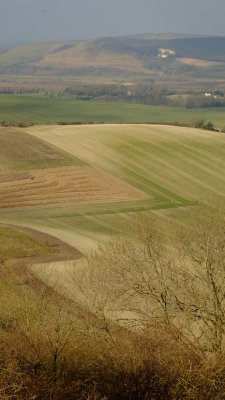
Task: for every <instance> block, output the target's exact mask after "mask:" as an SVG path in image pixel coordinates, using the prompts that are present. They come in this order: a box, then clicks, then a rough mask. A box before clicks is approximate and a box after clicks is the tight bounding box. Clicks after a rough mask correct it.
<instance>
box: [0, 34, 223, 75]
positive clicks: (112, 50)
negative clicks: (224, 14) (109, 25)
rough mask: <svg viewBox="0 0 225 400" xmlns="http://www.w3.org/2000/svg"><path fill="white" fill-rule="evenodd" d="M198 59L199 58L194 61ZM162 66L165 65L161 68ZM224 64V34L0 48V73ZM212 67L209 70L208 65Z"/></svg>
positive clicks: (179, 69)
mask: <svg viewBox="0 0 225 400" xmlns="http://www.w3.org/2000/svg"><path fill="white" fill-rule="evenodd" d="M199 60H201V62H199ZM165 67H166V71H165ZM224 68H225V37H191V36H190V37H189V36H182V35H180V36H179V35H172V34H167V35H159V36H157V35H147V34H146V35H137V36H133V37H132V36H128V37H117V38H101V39H95V40H90V41H86V42H76V41H68V42H65V41H64V42H60V41H58V42H43V43H37V44H33V45H26V46H21V47H16V48H12V49H9V50H6V51H3V52H2V53H0V73H22V72H23V73H25V72H26V73H28V72H29V73H35V74H37V73H43V72H45V73H46V72H50V71H52V72H55V73H57V72H58V73H59V72H63V73H65V74H75V75H76V74H78V75H85V74H87V73H89V74H90V73H95V74H100V73H103V72H104V74H112V73H116V72H117V73H120V74H124V73H126V74H127V73H132V74H135V75H137V74H141V75H143V74H144V75H145V74H149V73H150V72H152V71H157V72H158V71H159V70H161V72H164V73H168V74H170V75H174V74H177V73H180V74H182V73H184V72H185V73H188V72H190V73H192V74H193V73H195V72H196V73H197V72H198V73H200V72H201V70H202V69H203V70H204V69H208V70H209V72H210V70H213V71H214V72H215V69H216V72H217V73H218V72H221V71H222V70H224ZM211 72H212V71H211Z"/></svg>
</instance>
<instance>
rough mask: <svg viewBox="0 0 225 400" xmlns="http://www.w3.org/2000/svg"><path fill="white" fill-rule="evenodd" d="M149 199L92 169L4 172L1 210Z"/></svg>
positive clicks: (0, 187)
mask: <svg viewBox="0 0 225 400" xmlns="http://www.w3.org/2000/svg"><path fill="white" fill-rule="evenodd" d="M144 198H146V195H145V194H144V193H142V192H141V191H139V190H137V189H135V188H132V187H131V186H129V185H128V184H126V183H124V182H122V181H120V180H119V179H117V178H114V177H112V176H111V175H109V174H107V173H104V172H101V171H99V170H97V169H94V168H91V167H78V166H77V167H64V168H49V169H46V170H33V171H32V172H27V173H15V172H13V173H10V172H7V173H6V172H0V208H23V207H33V206H36V207H39V206H44V205H50V204H62V203H99V202H100V203H101V202H103V203H104V202H106V201H110V202H113V201H120V200H138V199H144Z"/></svg>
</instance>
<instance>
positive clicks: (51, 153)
mask: <svg viewBox="0 0 225 400" xmlns="http://www.w3.org/2000/svg"><path fill="white" fill-rule="evenodd" d="M82 164H83V163H82V161H80V160H78V159H77V158H76V157H73V156H71V155H69V154H68V153H65V152H64V151H62V150H60V149H58V148H56V147H55V146H52V145H49V144H47V143H45V142H43V141H42V140H40V139H38V138H35V137H32V136H30V135H28V134H27V133H25V132H22V131H21V130H20V129H16V128H0V173H1V171H2V170H16V171H18V170H30V169H39V168H40V169H42V168H49V167H61V166H69V165H82ZM5 176H6V177H7V175H5ZM12 176H13V175H11V178H12ZM18 177H19V175H18ZM2 179H4V177H3V175H1V181H2ZM5 179H6V178H5ZM9 179H10V177H9Z"/></svg>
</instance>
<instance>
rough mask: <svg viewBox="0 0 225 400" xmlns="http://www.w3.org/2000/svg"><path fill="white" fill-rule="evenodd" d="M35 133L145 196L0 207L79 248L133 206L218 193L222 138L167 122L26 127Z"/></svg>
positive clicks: (115, 226)
mask: <svg viewBox="0 0 225 400" xmlns="http://www.w3.org/2000/svg"><path fill="white" fill-rule="evenodd" d="M26 132H27V133H31V134H32V135H36V136H37V137H38V138H41V139H44V140H46V141H48V142H50V143H53V144H54V145H55V146H58V147H61V148H62V149H63V150H65V151H68V152H70V153H71V154H73V155H75V156H76V157H78V158H79V159H81V160H83V161H85V162H87V163H89V164H90V165H93V166H97V167H99V168H101V169H104V170H106V171H108V172H110V173H111V174H114V175H116V176H118V177H120V178H122V179H123V180H125V181H127V182H129V183H131V184H132V185H134V186H136V187H138V188H140V189H141V190H143V191H144V192H146V193H147V194H148V195H149V199H148V200H145V201H133V202H118V203H113V204H107V203H106V204H104V205H94V204H89V205H82V206H81V205H70V206H66V207H65V206H60V207H51V208H43V209H36V210H32V211H31V210H13V211H12V210H10V211H9V210H5V211H3V210H2V211H0V220H3V221H11V222H15V223H18V224H25V225H28V226H31V227H36V228H37V229H40V230H43V231H46V232H47V233H50V234H53V235H56V236H58V237H59V238H61V239H63V240H65V241H66V242H68V243H69V244H71V245H74V246H75V247H78V249H79V250H81V251H85V250H87V248H92V247H93V246H95V245H96V241H98V240H102V239H104V238H106V237H108V236H109V235H110V234H111V233H116V232H118V231H119V230H120V229H121V228H122V227H123V226H124V225H127V224H128V223H129V220H130V219H131V218H132V216H133V212H134V211H141V210H144V209H146V210H148V209H151V208H153V209H159V210H160V209H161V210H163V209H174V208H176V207H179V206H187V205H189V204H192V202H193V201H194V200H195V199H201V198H203V199H204V198H207V197H208V196H210V195H211V194H212V193H214V194H216V195H218V196H222V197H223V198H224V197H225V177H224V176H225V174H224V172H225V135H224V134H220V133H211V132H205V131H201V130H196V129H188V128H180V127H170V126H166V127H165V126H138V125H136V126H127V125H122V126H115V125H111V126H110V125H108V126H107V125H103V126H100V125H99V126H98V125H96V126H79V127H68V126H67V127H59V126H58V127H53V126H52V127H51V126H48V127H46V126H45V127H43V126H39V127H32V128H28V129H27V130H26Z"/></svg>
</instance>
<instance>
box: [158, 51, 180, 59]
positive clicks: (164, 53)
mask: <svg viewBox="0 0 225 400" xmlns="http://www.w3.org/2000/svg"><path fill="white" fill-rule="evenodd" d="M175 54H176V52H175V51H174V50H170V49H159V51H158V57H160V58H168V57H171V56H174V55H175Z"/></svg>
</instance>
